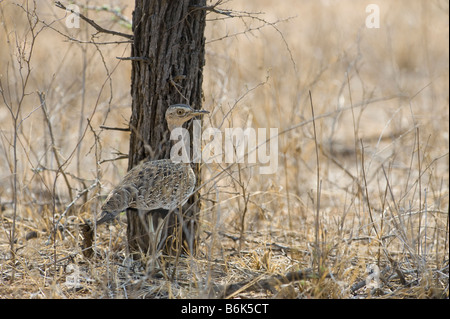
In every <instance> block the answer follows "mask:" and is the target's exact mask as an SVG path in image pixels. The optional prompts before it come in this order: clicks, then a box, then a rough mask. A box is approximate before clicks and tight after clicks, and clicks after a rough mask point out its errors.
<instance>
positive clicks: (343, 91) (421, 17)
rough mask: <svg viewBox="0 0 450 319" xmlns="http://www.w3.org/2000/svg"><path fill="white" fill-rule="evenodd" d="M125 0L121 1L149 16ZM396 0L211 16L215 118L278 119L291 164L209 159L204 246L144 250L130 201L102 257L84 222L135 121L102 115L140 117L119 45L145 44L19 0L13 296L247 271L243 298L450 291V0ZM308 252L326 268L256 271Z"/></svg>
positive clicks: (12, 133)
mask: <svg viewBox="0 0 450 319" xmlns="http://www.w3.org/2000/svg"><path fill="white" fill-rule="evenodd" d="M79 3H80V4H83V3H84V1H80V2H79ZM126 3H128V2H127V1H119V0H111V1H110V3H109V4H110V6H111V8H113V7H115V6H117V7H119V8H121V9H122V14H124V15H125V16H128V17H131V12H132V9H133V8H131V7H130V6H129V5H127V4H126ZM89 4H90V5H91V6H93V5H97V6H102V5H103V4H104V3H103V2H99V1H89ZM377 4H378V5H379V8H380V28H379V29H368V28H366V26H365V19H366V17H367V16H368V15H369V13H367V12H366V3H365V2H360V1H332V0H329V1H271V0H264V1H262V0H257V1H256V0H255V1H248V0H246V1H237V0H235V1H230V2H225V3H223V4H221V6H220V8H221V9H223V10H225V9H231V10H233V15H235V17H234V18H230V17H228V16H226V15H221V14H217V13H212V12H211V13H209V14H208V16H207V17H208V22H207V30H206V35H205V36H206V41H207V47H206V59H207V62H206V65H205V68H204V84H203V90H204V97H205V100H204V104H203V108H204V109H206V110H209V111H211V117H210V118H208V119H206V120H205V121H204V128H207V127H217V128H219V129H222V130H223V129H224V128H225V127H254V128H271V127H272V128H278V133H279V135H278V146H279V149H278V151H279V154H278V155H279V156H278V171H277V173H276V174H272V175H260V174H259V173H258V166H255V165H251V164H248V163H241V164H235V165H233V166H231V167H230V168H229V169H227V170H224V167H226V166H227V165H226V164H217V163H210V164H203V165H202V174H203V182H205V184H204V186H203V187H202V189H201V190H200V194H201V198H200V200H201V202H202V211H201V216H200V222H201V225H200V229H199V235H200V241H199V245H198V253H197V255H196V256H195V257H191V256H183V258H179V259H173V258H169V257H164V256H159V257H158V258H156V259H155V257H154V256H153V257H148V256H147V257H145V258H143V260H141V262H134V261H132V260H131V259H130V258H129V257H128V253H127V243H126V217H125V216H121V219H120V220H119V221H118V222H117V223H115V224H113V225H111V226H109V227H99V228H98V229H97V230H96V234H95V237H94V251H95V256H92V257H91V258H86V257H84V256H83V254H82V251H81V250H82V246H81V245H82V243H83V233H82V231H81V228H80V225H81V224H82V223H84V221H85V220H86V219H90V220H94V219H95V217H96V216H97V214H98V209H99V207H100V205H101V203H102V200H103V199H104V196H105V195H106V194H107V193H108V191H109V190H110V189H111V188H112V187H113V186H114V185H115V184H116V183H117V182H118V181H119V180H120V178H121V176H123V175H124V173H125V172H126V167H127V161H126V160H123V159H122V160H120V159H119V160H113V159H116V158H117V157H120V156H121V155H122V154H127V152H128V138H129V134H128V133H127V132H121V131H114V130H105V129H102V128H101V127H100V126H109V127H126V126H127V125H128V124H127V121H128V119H129V117H130V105H131V101H130V94H129V92H130V70H131V68H130V62H129V61H124V60H118V59H117V58H116V57H127V56H129V54H130V45H129V44H127V43H121V44H109V45H104V44H97V45H94V44H85V43H80V42H79V41H73V40H70V39H69V37H71V38H73V39H78V40H80V41H91V40H92V39H94V40H95V41H96V42H107V41H123V40H125V39H122V38H118V37H114V36H109V35H101V34H98V35H97V37H95V38H92V37H91V35H92V34H95V30H94V29H93V28H92V27H90V26H88V25H87V24H86V23H83V22H81V28H80V29H67V28H66V26H65V24H64V21H65V13H64V11H63V10H61V9H58V8H56V7H55V6H54V5H53V2H46V1H37V2H36V5H37V7H35V4H34V3H33V1H26V0H22V1H21V0H13V1H1V2H0V19H1V22H2V23H1V28H0V47H1V48H2V49H1V50H0V83H1V86H0V90H1V91H0V142H1V143H0V172H1V173H0V205H1V207H0V219H1V224H0V297H1V298H193V297H217V296H221V295H220V292H221V291H222V290H223V288H224V287H225V286H226V285H230V284H233V283H239V282H242V287H241V289H238V290H236V291H235V292H234V293H233V294H232V295H231V297H259V298H448V296H449V287H448V282H449V281H448V274H449V271H448V260H449V222H448V221H449V217H448V216H449V214H448V212H449V211H448V208H449V200H448V195H449V165H448V162H449V156H448V152H449V144H448V143H449V142H448V134H449V126H448V124H449V111H448V107H449V93H448V92H449V80H448V78H449V52H448V48H449V43H448V37H449V27H448V14H449V13H448V12H449V11H448V2H446V1H400V0H399V1H377ZM85 13H86V11H85ZM86 14H88V15H89V17H90V18H91V19H94V20H95V21H96V22H97V23H98V24H100V25H102V26H103V27H104V28H106V29H114V30H117V31H120V32H123V33H131V30H130V29H129V27H128V26H127V24H126V22H124V21H120V20H118V18H117V17H116V16H115V15H113V14H112V13H111V12H108V11H99V10H92V9H90V10H88V11H87V13H86ZM309 92H310V93H311V95H310V94H309ZM43 101H45V107H44V103H43ZM180 102H181V101H180ZM312 112H314V115H315V119H314V121H312ZM206 142H207V141H206ZM69 190H70V191H69ZM12 235H14V243H12V240H11V236H12ZM11 247H12V248H13V252H14V253H13V252H12V251H11ZM306 269H311V271H312V272H313V273H317V272H320V273H321V276H320V277H317V276H314V275H312V276H310V277H308V278H304V279H302V280H297V281H293V282H289V283H287V282H283V281H282V280H279V281H277V282H278V284H274V283H273V282H272V284H269V285H266V286H264V287H262V288H261V287H260V286H258V284H257V283H258V282H259V283H260V282H262V281H263V280H267V279H268V278H269V279H270V278H278V279H279V277H276V276H277V275H286V274H288V273H293V272H298V271H304V270H306ZM377 270H379V272H380V273H381V275H380V277H379V280H376V279H371V276H373V273H377ZM371 274H372V275H371ZM221 297H223V296H221Z"/></svg>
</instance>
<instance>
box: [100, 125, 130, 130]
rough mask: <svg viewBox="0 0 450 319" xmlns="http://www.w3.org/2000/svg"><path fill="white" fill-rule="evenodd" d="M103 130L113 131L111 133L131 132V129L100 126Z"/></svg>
mask: <svg viewBox="0 0 450 319" xmlns="http://www.w3.org/2000/svg"><path fill="white" fill-rule="evenodd" d="M100 128H101V129H104V130H111V131H122V132H130V131H131V130H130V128H129V127H111V126H105V125H100Z"/></svg>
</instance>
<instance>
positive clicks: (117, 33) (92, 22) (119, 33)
mask: <svg viewBox="0 0 450 319" xmlns="http://www.w3.org/2000/svg"><path fill="white" fill-rule="evenodd" d="M55 6H56V7H58V8H60V9H63V10H66V11H70V12H72V13H74V14H77V15H79V17H80V18H81V19H83V20H84V21H86V22H87V23H89V24H90V25H91V26H93V27H94V28H95V29H96V30H97V31H98V32H100V33H107V34H112V35H117V36H121V37H124V38H127V39H131V40H132V39H133V35H131V34H126V33H122V32H118V31H113V30H107V29H105V28H103V27H101V26H99V25H98V24H97V23H95V21H94V20H91V19H89V18H87V17H85V16H84V15H83V14H81V13H78V12H74V11H73V10H72V9H68V8H66V7H65V6H64V5H63V4H62V3H61V2H60V1H56V2H55Z"/></svg>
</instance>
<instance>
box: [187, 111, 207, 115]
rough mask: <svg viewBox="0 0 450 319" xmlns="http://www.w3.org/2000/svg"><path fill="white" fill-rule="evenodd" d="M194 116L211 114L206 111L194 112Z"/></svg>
mask: <svg viewBox="0 0 450 319" xmlns="http://www.w3.org/2000/svg"><path fill="white" fill-rule="evenodd" d="M191 114H192V115H193V116H196V115H205V114H209V111H206V110H194V112H192V113H191Z"/></svg>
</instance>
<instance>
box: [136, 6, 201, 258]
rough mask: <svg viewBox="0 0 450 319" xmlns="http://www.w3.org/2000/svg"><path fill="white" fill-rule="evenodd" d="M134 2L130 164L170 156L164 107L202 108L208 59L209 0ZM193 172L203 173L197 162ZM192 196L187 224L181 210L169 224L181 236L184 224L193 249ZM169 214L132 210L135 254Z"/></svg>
mask: <svg viewBox="0 0 450 319" xmlns="http://www.w3.org/2000/svg"><path fill="white" fill-rule="evenodd" d="M135 2H136V4H135V9H134V13H133V32H134V43H133V45H132V49H131V56H132V57H135V58H136V59H134V60H133V62H132V71H131V96H132V115H131V119H130V128H131V136H130V150H129V163H128V169H131V168H132V167H133V166H135V165H136V164H138V163H140V162H141V161H142V160H157V159H162V158H169V155H170V146H171V141H170V135H169V131H168V128H167V124H166V121H165V117H164V116H165V111H166V109H167V107H168V106H170V105H172V104H177V103H185V104H189V105H190V106H191V107H193V108H195V109H199V108H201V102H202V100H201V98H202V80H203V76H202V69H203V65H204V63H205V39H204V29H205V16H206V14H205V10H203V9H200V7H202V6H205V5H206V0H136V1H135ZM190 124H191V123H190V122H189V123H188V125H190ZM191 136H192V134H191ZM191 140H192V139H191ZM191 142H192V141H191ZM191 149H192V147H191ZM194 171H196V173H198V167H197V168H194ZM198 181H199V178H198V174H197V182H198ZM192 197H194V198H191V199H190V200H189V202H188V203H187V204H186V205H185V207H190V208H189V210H187V211H185V210H184V209H183V215H182V216H183V221H184V222H185V224H184V225H181V226H182V227H176V225H177V224H178V223H177V221H176V219H177V218H175V217H176V216H177V214H173V213H172V214H171V217H170V218H169V220H170V222H169V224H168V228H167V229H166V232H167V234H168V235H167V238H178V237H177V236H176V235H177V234H179V229H184V230H185V231H183V238H182V241H181V242H183V243H185V244H186V243H188V244H189V245H188V246H190V248H191V249H192V247H193V246H194V245H193V243H194V242H195V239H196V229H197V221H198V204H197V203H198V201H195V197H197V195H194V196H192ZM193 203H194V205H192V204H193ZM167 213H168V212H167V211H163V210H158V211H153V212H149V213H148V214H147V215H146V218H140V217H139V215H138V214H137V213H136V212H135V211H133V210H131V209H129V210H128V211H127V219H128V229H127V237H128V245H129V248H130V252H131V253H132V254H133V253H138V252H144V253H148V252H149V251H151V247H154V246H155V245H157V244H158V243H155V242H152V241H154V239H153V237H152V236H151V234H149V233H148V229H151V228H150V227H149V225H150V223H151V222H153V223H154V224H156V221H157V220H158V218H161V217H164V216H165V215H166V214H167ZM178 219H179V218H178ZM188 230H191V231H188ZM168 246H171V245H170V244H168ZM192 253H193V252H192Z"/></svg>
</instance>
